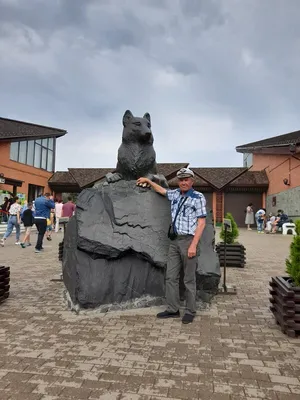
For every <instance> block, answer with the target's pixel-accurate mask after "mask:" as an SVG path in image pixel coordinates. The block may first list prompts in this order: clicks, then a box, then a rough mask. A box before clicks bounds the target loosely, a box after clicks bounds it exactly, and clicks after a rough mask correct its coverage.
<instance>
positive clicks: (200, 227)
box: [191, 218, 206, 247]
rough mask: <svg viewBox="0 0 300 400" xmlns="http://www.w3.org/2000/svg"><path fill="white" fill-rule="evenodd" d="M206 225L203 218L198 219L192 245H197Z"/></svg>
mask: <svg viewBox="0 0 300 400" xmlns="http://www.w3.org/2000/svg"><path fill="white" fill-rule="evenodd" d="M205 225H206V219H205V218H198V220H197V228H196V230H195V235H194V239H193V240H192V243H191V244H192V245H194V246H196V247H197V245H198V243H199V240H200V239H201V236H202V233H203V231H204V228H205Z"/></svg>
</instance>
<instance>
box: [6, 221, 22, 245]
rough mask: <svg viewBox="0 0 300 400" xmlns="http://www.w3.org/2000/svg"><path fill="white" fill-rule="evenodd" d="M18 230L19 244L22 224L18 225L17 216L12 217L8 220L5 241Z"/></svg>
mask: <svg viewBox="0 0 300 400" xmlns="http://www.w3.org/2000/svg"><path fill="white" fill-rule="evenodd" d="M14 227H15V228H16V239H17V242H18V241H19V240H20V224H18V221H17V217H16V216H15V215H11V216H10V217H9V219H8V224H7V229H6V232H5V234H4V236H3V239H6V238H8V236H10V235H11V234H12V231H13V229H14Z"/></svg>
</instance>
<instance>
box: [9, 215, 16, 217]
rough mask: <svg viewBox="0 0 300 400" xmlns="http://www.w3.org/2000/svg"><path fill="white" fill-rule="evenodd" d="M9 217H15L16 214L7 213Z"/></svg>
mask: <svg viewBox="0 0 300 400" xmlns="http://www.w3.org/2000/svg"><path fill="white" fill-rule="evenodd" d="M9 215H10V216H11V217H16V216H17V214H9Z"/></svg>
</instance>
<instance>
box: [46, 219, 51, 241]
mask: <svg viewBox="0 0 300 400" xmlns="http://www.w3.org/2000/svg"><path fill="white" fill-rule="evenodd" d="M51 220H52V218H51V216H50V218H47V228H46V238H47V240H49V241H50V240H52V237H51V233H52V221H51Z"/></svg>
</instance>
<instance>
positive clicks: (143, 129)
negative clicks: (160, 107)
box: [106, 110, 168, 188]
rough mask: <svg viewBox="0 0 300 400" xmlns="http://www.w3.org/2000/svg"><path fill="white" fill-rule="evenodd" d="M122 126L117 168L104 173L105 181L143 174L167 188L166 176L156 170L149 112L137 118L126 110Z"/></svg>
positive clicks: (138, 176) (135, 178)
mask: <svg viewBox="0 0 300 400" xmlns="http://www.w3.org/2000/svg"><path fill="white" fill-rule="evenodd" d="M123 127H124V128H123V135H122V144H121V146H120V147H119V150H118V163H117V168H116V171H115V172H114V173H109V174H107V175H106V180H107V182H109V183H112V182H117V181H119V180H121V179H124V180H126V181H132V180H137V179H138V178H140V177H142V176H144V177H147V178H149V179H150V180H152V181H154V182H157V183H158V184H159V185H161V186H163V187H165V188H168V183H167V180H166V178H165V177H164V176H163V175H161V174H158V171H157V165H156V153H155V150H154V147H153V141H154V139H153V135H152V131H151V117H150V114H149V113H146V114H145V115H144V116H143V118H139V117H134V116H133V114H132V112H131V111H129V110H127V111H125V114H124V116H123Z"/></svg>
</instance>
